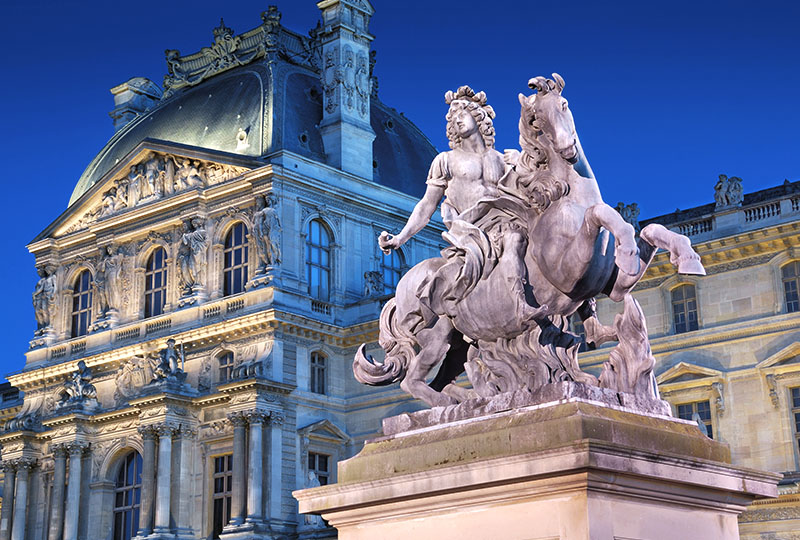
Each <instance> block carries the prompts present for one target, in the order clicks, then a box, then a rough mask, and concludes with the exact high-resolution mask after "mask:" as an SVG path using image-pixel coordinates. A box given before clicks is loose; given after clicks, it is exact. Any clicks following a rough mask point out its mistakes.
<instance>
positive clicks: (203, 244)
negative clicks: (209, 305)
mask: <svg viewBox="0 0 800 540" xmlns="http://www.w3.org/2000/svg"><path fill="white" fill-rule="evenodd" d="M207 252H208V236H207V235H206V230H205V227H204V224H203V220H202V219H201V218H197V217H195V218H192V219H191V220H188V219H187V220H184V222H183V233H182V235H181V241H180V246H179V248H178V269H179V270H180V278H181V280H180V281H181V287H182V289H183V291H182V292H183V295H184V296H191V295H193V294H194V293H195V292H197V291H198V290H199V289H200V288H201V273H202V271H203V269H204V268H205V266H206V256H207Z"/></svg>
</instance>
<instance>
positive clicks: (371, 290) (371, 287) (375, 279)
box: [364, 270, 384, 298]
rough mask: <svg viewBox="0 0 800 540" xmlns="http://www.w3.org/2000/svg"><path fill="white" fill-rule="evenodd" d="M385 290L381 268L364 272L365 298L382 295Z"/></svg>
mask: <svg viewBox="0 0 800 540" xmlns="http://www.w3.org/2000/svg"><path fill="white" fill-rule="evenodd" d="M383 291H384V283H383V272H381V271H380V270H368V271H366V272H364V298H371V297H373V296H382V295H383Z"/></svg>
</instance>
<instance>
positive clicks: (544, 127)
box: [519, 73, 578, 163]
mask: <svg viewBox="0 0 800 540" xmlns="http://www.w3.org/2000/svg"><path fill="white" fill-rule="evenodd" d="M528 86H530V87H531V89H532V90H536V92H537V93H536V94H533V95H531V96H524V95H522V94H520V95H519V102H520V105H522V116H521V118H520V134H521V135H522V136H523V137H525V135H528V136H530V137H531V138H532V139H533V140H535V141H537V142H538V143H539V144H545V145H546V146H548V147H550V148H551V149H552V150H553V151H554V152H555V153H557V154H558V155H560V156H561V157H562V158H563V159H565V160H567V161H568V162H570V163H575V162H576V161H577V160H578V137H577V135H576V134H575V122H574V120H573V119H572V113H571V112H570V110H569V106H568V104H567V100H566V99H564V98H563V97H562V96H561V91H562V90H564V79H562V78H561V76H560V75H559V74H558V73H553V79H552V80H551V79H547V78H545V77H534V78H533V79H531V80H529V81H528ZM523 129H524V132H523ZM526 132H527V133H526ZM543 137H544V139H546V140H542V138H543Z"/></svg>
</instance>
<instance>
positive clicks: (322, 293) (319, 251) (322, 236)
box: [306, 219, 331, 300]
mask: <svg viewBox="0 0 800 540" xmlns="http://www.w3.org/2000/svg"><path fill="white" fill-rule="evenodd" d="M330 256H331V239H330V235H329V234H328V230H327V229H326V228H325V225H323V224H322V222H321V221H319V220H316V219H315V220H312V221H310V222H309V223H308V230H307V231H306V279H307V280H308V293H309V294H310V295H311V296H312V297H314V298H316V299H318V300H328V297H329V295H330V280H331V260H330Z"/></svg>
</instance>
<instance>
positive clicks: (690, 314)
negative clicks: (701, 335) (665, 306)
mask: <svg viewBox="0 0 800 540" xmlns="http://www.w3.org/2000/svg"><path fill="white" fill-rule="evenodd" d="M672 320H673V322H674V323H675V333H676V334H682V333H684V332H691V331H692V330H697V328H698V327H697V294H696V292H695V289H694V285H681V286H680V287H676V288H675V289H673V290H672Z"/></svg>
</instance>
